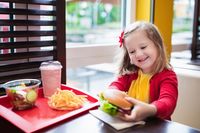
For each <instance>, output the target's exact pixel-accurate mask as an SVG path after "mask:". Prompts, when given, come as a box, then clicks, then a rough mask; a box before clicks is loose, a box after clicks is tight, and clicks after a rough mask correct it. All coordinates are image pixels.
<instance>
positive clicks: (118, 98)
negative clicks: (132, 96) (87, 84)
mask: <svg viewBox="0 0 200 133" xmlns="http://www.w3.org/2000/svg"><path fill="white" fill-rule="evenodd" d="M127 96H128V95H127V94H126V93H125V92H123V91H120V90H116V89H107V90H105V91H103V92H101V93H100V95H99V97H100V107H99V109H100V110H102V111H104V112H106V113H108V114H109V115H112V116H115V115H117V114H118V113H119V112H120V113H123V114H130V112H131V109H132V107H133V105H132V104H131V103H130V102H128V101H127V100H126V99H125V97H127Z"/></svg>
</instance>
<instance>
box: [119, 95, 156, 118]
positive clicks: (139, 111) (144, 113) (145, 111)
mask: <svg viewBox="0 0 200 133" xmlns="http://www.w3.org/2000/svg"><path fill="white" fill-rule="evenodd" d="M126 100H128V101H129V102H130V103H132V104H133V105H134V108H133V109H132V111H131V114H130V115H128V114H119V115H118V117H119V118H121V119H122V120H125V121H141V120H144V119H146V118H147V117H149V116H154V115H155V114H156V111H157V110H156V107H155V106H154V105H153V104H148V103H144V102H141V101H139V100H136V99H134V98H131V97H126Z"/></svg>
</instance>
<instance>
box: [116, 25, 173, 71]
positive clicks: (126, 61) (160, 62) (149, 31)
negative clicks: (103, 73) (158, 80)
mask: <svg viewBox="0 0 200 133" xmlns="http://www.w3.org/2000/svg"><path fill="white" fill-rule="evenodd" d="M139 30H140V31H144V32H145V33H146V35H147V37H148V38H149V39H150V40H151V41H152V42H153V43H154V44H155V46H156V48H157V50H158V59H157V60H156V62H155V63H156V64H155V66H156V67H155V69H154V70H153V72H151V74H155V73H158V72H161V71H162V70H163V69H164V68H167V69H170V68H171V66H170V64H169V62H168V59H167V56H166V51H165V46H164V43H163V39H162V36H161V35H160V32H159V30H158V28H157V27H156V26H155V25H153V24H152V23H148V22H144V21H138V22H135V23H133V24H131V25H129V26H128V27H127V28H126V29H125V31H124V36H123V40H124V41H123V47H122V49H123V50H122V58H121V60H120V62H119V71H118V74H119V75H124V74H127V73H130V72H136V71H137V70H138V67H137V66H135V65H134V64H131V63H130V58H129V54H128V51H127V49H126V43H125V42H126V41H125V39H126V37H127V36H129V35H130V34H131V33H133V32H135V31H136V32H137V31H139Z"/></svg>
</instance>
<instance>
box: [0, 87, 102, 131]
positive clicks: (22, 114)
mask: <svg viewBox="0 0 200 133" xmlns="http://www.w3.org/2000/svg"><path fill="white" fill-rule="evenodd" d="M61 89H62V90H63V89H66V90H72V91H73V92H74V93H75V94H77V95H87V99H88V101H89V102H88V103H87V104H85V105H84V106H83V107H82V108H80V109H76V110H73V111H57V110H53V109H51V108H50V107H49V106H48V104H47V99H46V98H44V97H43V92H42V88H40V89H39V96H38V99H37V101H36V106H35V107H34V108H32V109H28V110H23V111H16V110H12V108H11V104H10V103H9V100H8V97H7V96H1V97H0V115H1V116H2V117H4V118H5V119H6V120H8V121H9V122H11V123H12V124H14V125H15V126H17V127H19V128H20V129H22V130H23V131H25V132H35V131H37V130H39V129H42V128H45V127H48V126H50V125H53V124H55V123H57V122H60V121H62V120H66V119H69V118H71V117H73V116H76V115H81V113H83V112H86V111H88V110H90V109H93V108H95V107H97V106H99V102H98V100H97V99H96V98H94V97H92V96H91V95H89V94H87V93H85V92H83V91H80V90H77V89H73V88H70V87H68V86H65V85H62V87H61Z"/></svg>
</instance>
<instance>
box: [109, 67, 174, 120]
mask: <svg viewBox="0 0 200 133" xmlns="http://www.w3.org/2000/svg"><path fill="white" fill-rule="evenodd" d="M137 77H138V74H137V73H133V74H127V75H124V76H121V77H118V78H117V80H115V81H114V82H112V83H111V84H110V86H115V87H117V88H118V89H119V90H121V91H128V89H129V87H130V85H131V82H132V81H133V80H136V79H137ZM149 91H150V92H149V94H150V103H151V104H154V105H155V106H156V108H157V113H156V116H157V117H160V118H163V119H168V120H170V119H171V118H170V117H171V115H172V113H173V112H174V110H175V107H176V103H177V98H178V82H177V76H176V73H175V72H174V71H173V70H168V69H165V70H163V71H162V72H160V73H157V74H155V75H154V76H152V78H151V79H150V90H149Z"/></svg>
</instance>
